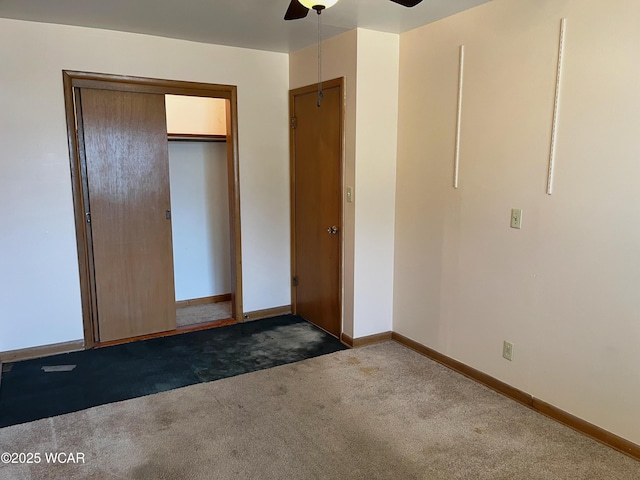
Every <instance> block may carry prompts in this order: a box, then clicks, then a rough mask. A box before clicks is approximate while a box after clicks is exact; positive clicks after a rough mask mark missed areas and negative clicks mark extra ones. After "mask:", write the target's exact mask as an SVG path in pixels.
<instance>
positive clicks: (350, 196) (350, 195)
mask: <svg viewBox="0 0 640 480" xmlns="http://www.w3.org/2000/svg"><path fill="white" fill-rule="evenodd" d="M347 202H348V203H351V202H353V190H352V189H351V187H347Z"/></svg>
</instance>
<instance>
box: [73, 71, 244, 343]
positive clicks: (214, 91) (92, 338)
mask: <svg viewBox="0 0 640 480" xmlns="http://www.w3.org/2000/svg"><path fill="white" fill-rule="evenodd" d="M62 80H63V87H64V103H65V113H66V121H67V140H68V144H69V162H70V166H71V185H72V194H73V208H74V218H75V229H76V243H77V247H78V266H79V274H80V296H81V300H82V323H83V329H84V345H85V349H89V348H93V347H94V346H95V345H96V344H97V343H98V339H97V337H96V335H97V331H98V330H97V310H96V304H95V292H94V291H93V285H94V275H93V270H92V265H93V262H92V261H91V257H92V253H91V238H90V231H89V230H88V229H87V225H86V222H85V212H86V211H87V210H86V204H87V200H86V197H85V195H86V192H85V188H84V185H85V184H86V171H84V170H83V168H82V167H83V161H82V156H83V152H82V151H81V148H80V145H79V142H78V137H77V125H78V123H77V121H78V115H77V112H76V98H75V91H76V89H80V88H94V89H99V90H116V91H124V92H138V93H155V94H160V95H166V94H173V95H186V96H192V97H210V98H220V99H225V100H227V109H226V110H227V172H228V173H227V178H228V185H229V224H230V237H231V238H230V246H231V252H230V253H231V289H232V291H231V310H232V316H233V318H234V319H235V320H236V321H238V322H242V321H243V318H244V315H243V305H242V250H241V230H240V178H239V171H240V169H239V159H238V101H237V90H238V88H237V86H235V85H217V84H208V83H198V82H185V81H178V80H162V79H156V78H145V77H133V76H126V75H111V74H104V73H90V72H78V71H72V70H63V71H62Z"/></svg>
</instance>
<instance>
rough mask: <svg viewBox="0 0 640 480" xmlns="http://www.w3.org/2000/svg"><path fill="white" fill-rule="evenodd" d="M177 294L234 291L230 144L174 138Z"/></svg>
mask: <svg viewBox="0 0 640 480" xmlns="http://www.w3.org/2000/svg"><path fill="white" fill-rule="evenodd" d="M169 173H170V184H171V229H172V233H173V271H174V277H175V289H176V300H177V301H180V300H191V299H194V298H202V297H210V296H214V295H222V294H225V293H230V292H231V250H230V245H229V196H228V195H229V187H228V180H227V145H226V143H213V142H191V141H190V142H169Z"/></svg>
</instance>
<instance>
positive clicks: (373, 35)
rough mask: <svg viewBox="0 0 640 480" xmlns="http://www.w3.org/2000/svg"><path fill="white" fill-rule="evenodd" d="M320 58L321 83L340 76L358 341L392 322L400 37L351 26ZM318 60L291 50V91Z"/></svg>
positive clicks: (348, 297) (347, 244) (349, 314)
mask: <svg viewBox="0 0 640 480" xmlns="http://www.w3.org/2000/svg"><path fill="white" fill-rule="evenodd" d="M322 55H323V62H322V73H323V79H324V80H328V79H331V78H337V77H345V85H346V104H345V105H346V106H345V155H344V157H345V158H344V172H345V173H344V193H345V195H344V196H343V208H344V222H343V234H344V292H343V298H344V302H343V303H344V305H343V312H344V316H343V331H344V332H345V333H346V334H347V335H349V336H351V337H354V338H359V337H363V336H367V335H373V334H376V333H381V332H388V331H390V330H391V323H392V306H393V228H392V225H393V224H394V216H395V208H394V203H395V164H396V147H397V119H398V62H399V37H398V35H394V34H389V33H382V32H375V31H371V30H364V29H356V30H351V31H349V32H346V33H344V34H342V35H340V36H337V37H333V38H331V39H329V40H326V41H324V42H323V47H322ZM316 62H317V49H316V47H315V46H312V47H309V48H306V49H303V50H301V51H299V52H295V53H292V54H291V55H290V63H289V76H290V87H291V88H292V89H293V88H298V87H301V86H305V85H310V84H313V83H314V82H317V63H316ZM381 66H382V67H383V68H381ZM349 186H350V187H352V188H353V202H352V203H348V202H347V201H346V188H347V187H349ZM371 299H375V302H372V301H371Z"/></svg>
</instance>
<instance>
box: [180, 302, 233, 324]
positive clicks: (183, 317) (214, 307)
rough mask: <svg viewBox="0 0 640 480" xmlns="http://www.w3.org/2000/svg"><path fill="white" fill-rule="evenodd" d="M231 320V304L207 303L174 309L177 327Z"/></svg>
mask: <svg viewBox="0 0 640 480" xmlns="http://www.w3.org/2000/svg"><path fill="white" fill-rule="evenodd" d="M227 318H231V302H218V303H207V304H205V305H192V306H189V307H180V308H177V309H176V323H177V324H178V327H184V326H187V325H197V324H198V323H208V322H213V321H215V320H226V319H227Z"/></svg>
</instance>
